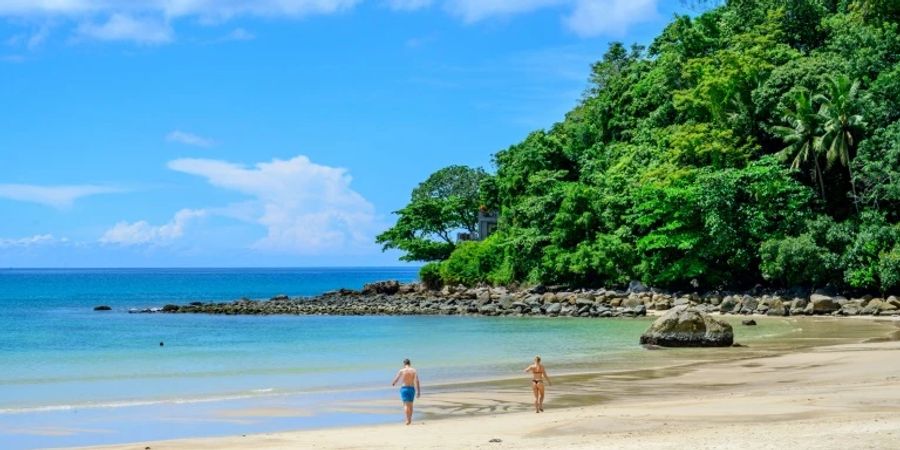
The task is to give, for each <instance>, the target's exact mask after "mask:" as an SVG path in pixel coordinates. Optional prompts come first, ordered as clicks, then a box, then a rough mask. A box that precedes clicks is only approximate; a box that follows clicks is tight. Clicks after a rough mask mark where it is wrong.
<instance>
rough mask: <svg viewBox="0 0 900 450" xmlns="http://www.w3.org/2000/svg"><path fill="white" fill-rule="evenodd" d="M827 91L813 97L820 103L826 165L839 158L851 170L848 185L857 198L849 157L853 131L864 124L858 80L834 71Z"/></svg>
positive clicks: (848, 170)
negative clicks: (836, 73)
mask: <svg viewBox="0 0 900 450" xmlns="http://www.w3.org/2000/svg"><path fill="white" fill-rule="evenodd" d="M827 87H828V92H827V93H826V94H824V95H823V94H820V95H817V96H815V97H814V99H813V100H815V101H819V102H821V103H822V106H821V107H820V108H819V116H821V120H822V122H823V124H824V129H825V135H824V136H822V144H823V146H824V148H826V149H827V153H826V158H827V160H828V167H827V168H829V169H830V168H831V167H832V166H833V165H834V163H836V162H840V163H841V165H842V166H845V167H846V168H847V172H848V173H849V174H850V189H851V190H852V191H853V198H854V202H855V201H856V186H855V185H854V183H853V169H851V167H850V158H851V154H852V152H853V147H854V146H855V145H856V139H855V137H854V135H856V134H858V133H859V132H860V131H861V129H862V127H863V126H864V125H865V123H864V122H863V117H862V115H861V114H859V113H858V111H859V106H860V102H859V81H854V82H852V83H851V82H850V77H848V76H846V75H837V76H834V77H831V78H830V79H829V80H828V86H827Z"/></svg>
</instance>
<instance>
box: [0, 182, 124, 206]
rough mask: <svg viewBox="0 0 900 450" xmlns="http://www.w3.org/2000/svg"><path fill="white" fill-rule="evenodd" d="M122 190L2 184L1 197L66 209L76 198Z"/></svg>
mask: <svg viewBox="0 0 900 450" xmlns="http://www.w3.org/2000/svg"><path fill="white" fill-rule="evenodd" d="M116 192H122V189H119V188H115V187H109V186H97V185H90V184H85V185H68V186H38V185H33V184H0V198H7V199H10V200H18V201H21V202H31V203H39V204H41V205H47V206H52V207H54V208H59V209H66V208H69V207H71V206H72V204H73V203H74V202H75V200H78V199H79V198H82V197H88V196H91V195H97V194H110V193H116Z"/></svg>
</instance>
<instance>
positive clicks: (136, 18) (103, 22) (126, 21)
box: [0, 0, 660, 45]
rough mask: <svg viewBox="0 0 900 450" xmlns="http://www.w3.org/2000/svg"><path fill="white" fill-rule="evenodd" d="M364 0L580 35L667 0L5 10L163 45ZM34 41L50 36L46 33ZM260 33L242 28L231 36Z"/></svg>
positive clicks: (47, 4) (208, 0)
mask: <svg viewBox="0 0 900 450" xmlns="http://www.w3.org/2000/svg"><path fill="white" fill-rule="evenodd" d="M364 1H369V2H375V1H377V2H378V3H380V4H385V5H387V6H388V7H389V8H391V9H394V10H398V11H414V10H419V9H423V8H427V7H429V6H432V5H440V6H441V7H443V9H444V10H446V11H448V12H449V13H450V14H452V15H454V16H457V17H459V18H461V19H462V20H463V21H464V22H467V23H474V22H479V21H482V20H487V19H490V18H494V17H505V16H512V15H516V14H523V13H529V12H534V11H537V10H541V9H555V10H557V11H558V13H559V14H560V16H561V17H562V21H563V23H564V24H565V26H567V27H568V28H569V29H571V30H572V31H573V32H575V33H576V34H578V35H580V36H586V37H587V36H597V35H600V34H609V35H622V34H624V33H625V31H626V30H627V28H628V27H629V26H631V25H633V24H636V23H640V22H643V21H647V20H651V19H653V18H656V17H657V8H656V7H657V5H658V3H659V2H660V0H128V1H124V0H0V17H14V18H22V17H24V18H32V19H34V18H62V19H65V20H69V21H72V22H75V23H77V24H79V25H78V27H77V30H76V35H77V36H78V37H79V38H82V39H84V38H92V39H99V40H105V41H113V40H128V41H134V42H138V43H144V44H162V43H167V42H171V41H172V40H174V31H173V29H172V27H171V25H172V24H173V23H174V22H175V21H177V20H179V19H185V18H187V19H194V20H196V21H198V22H200V23H204V24H218V23H221V22H224V21H227V20H229V19H232V18H236V17H246V16H257V17H289V18H295V17H304V16H309V15H315V14H334V13H339V12H341V11H346V10H350V9H352V8H354V7H356V6H357V5H359V4H361V3H363V2H364ZM32 37H33V38H34V39H35V41H34V42H33V44H35V45H40V43H41V42H42V41H43V40H44V39H45V38H46V36H45V35H42V34H41V33H38V34H36V35H34V36H32ZM246 39H252V34H250V33H247V32H246V31H245V30H242V29H240V28H238V29H236V30H234V31H233V32H232V33H231V35H230V40H246Z"/></svg>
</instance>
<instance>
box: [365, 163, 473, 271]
mask: <svg viewBox="0 0 900 450" xmlns="http://www.w3.org/2000/svg"><path fill="white" fill-rule="evenodd" d="M485 177H486V173H485V172H484V170H482V169H473V168H470V167H466V166H450V167H445V168H443V169H441V170H438V171H437V172H435V173H433V174H431V176H429V177H428V179H427V180H425V181H423V182H422V183H420V184H419V186H417V187H416V188H415V189H414V190H413V192H412V198H411V199H410V202H409V204H408V205H406V207H404V208H403V209H401V210H399V211H396V212H395V213H394V214H396V215H397V216H399V217H398V219H397V223H396V224H395V225H394V226H393V227H391V228H390V229H388V230H387V231H385V232H384V233H381V234H380V235H378V237H377V238H376V242H377V243H379V244H382V245H383V248H384V249H385V250H388V249H400V250H403V251H404V252H406V253H405V255H404V256H403V257H402V259H404V260H406V261H439V260H443V259H447V258H448V257H449V256H450V254H451V253H452V252H453V250H454V249H455V248H456V236H455V235H454V233H455V232H457V231H466V232H468V233H472V234H474V233H475V232H476V226H477V223H478V208H479V206H480V204H479V201H480V187H479V186H480V184H481V182H482V180H483V179H484V178H485Z"/></svg>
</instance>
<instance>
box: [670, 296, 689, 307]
mask: <svg viewBox="0 0 900 450" xmlns="http://www.w3.org/2000/svg"><path fill="white" fill-rule="evenodd" d="M690 304H691V299H689V298H687V297H681V298H676V299H675V301H674V302H672V305H673V306H681V305H690Z"/></svg>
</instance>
